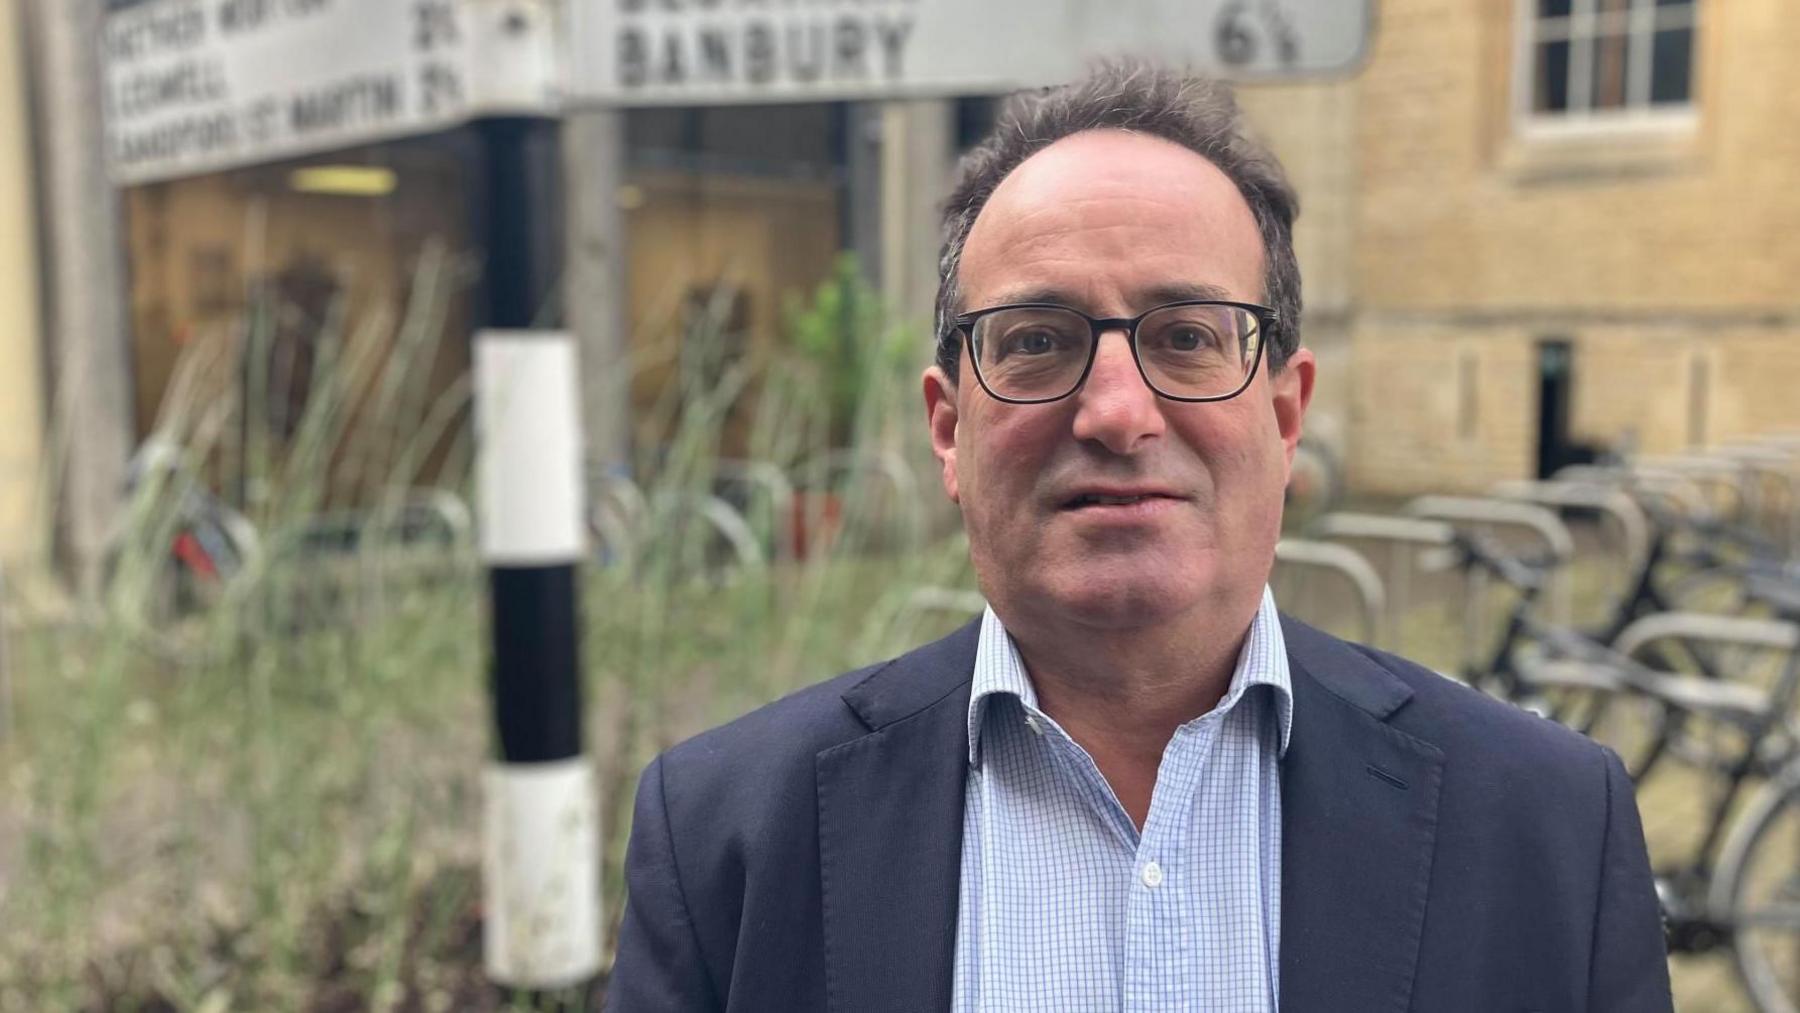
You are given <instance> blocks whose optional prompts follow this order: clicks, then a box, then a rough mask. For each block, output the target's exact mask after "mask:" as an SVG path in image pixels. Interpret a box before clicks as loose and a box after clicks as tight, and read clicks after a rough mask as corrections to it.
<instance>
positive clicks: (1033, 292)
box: [958, 130, 1263, 313]
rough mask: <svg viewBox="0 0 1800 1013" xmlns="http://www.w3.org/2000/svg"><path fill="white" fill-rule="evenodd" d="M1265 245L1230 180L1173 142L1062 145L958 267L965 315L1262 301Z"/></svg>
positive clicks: (1026, 179) (1025, 176)
mask: <svg viewBox="0 0 1800 1013" xmlns="http://www.w3.org/2000/svg"><path fill="white" fill-rule="evenodd" d="M1262 277H1263V251H1262V238H1261V235H1260V234H1259V233H1258V231H1257V228H1256V219H1255V217H1254V216H1253V215H1252V214H1251V212H1250V207H1249V205H1248V204H1246V203H1245V202H1244V198H1243V196H1242V195H1241V194H1239V193H1238V190H1237V187H1236V185H1235V184H1233V183H1232V182H1231V180H1230V179H1229V178H1228V177H1227V176H1226V175H1225V174H1224V173H1223V172H1221V171H1220V170H1219V168H1218V167H1217V166H1215V165H1213V164H1212V163H1211V162H1210V161H1208V160H1207V159H1205V158H1203V157H1202V156H1200V155H1199V154H1196V153H1195V152H1193V151H1190V150H1188V149H1187V148H1184V147H1182V146H1181V145H1179V144H1176V143H1174V142H1173V141H1167V140H1164V139H1162V138H1159V137H1152V136H1148V135H1144V134H1134V133H1128V132H1125V131H1120V130H1093V131H1085V132H1083V133H1079V134H1075V135H1073V136H1070V137H1066V138H1064V139H1062V140H1060V141H1057V142H1056V143H1055V144H1052V145H1050V146H1049V147H1046V148H1045V149H1043V150H1042V151H1039V152H1037V153H1036V154H1034V155H1032V156H1031V157H1030V158H1027V159H1026V160H1025V161H1023V162H1021V163H1020V164H1019V166H1018V167H1017V168H1016V169H1014V170H1013V171H1012V173H1011V174H1010V175H1008V176H1007V177H1006V178H1005V179H1004V180H1002V181H1001V183H1000V185H999V186H998V187H996V188H995V190H994V193H993V195H992V196H991V197H989V198H988V201H987V204H986V205H985V206H984V207H983V208H982V210H981V213H980V215H978V216H977V217H976V219H975V224H974V226H973V227H972V228H971V229H970V230H969V237H968V240H967V242H966V243H965V245H964V247H963V255H962V261H961V263H960V265H959V267H958V280H959V282H960V285H961V289H962V301H963V306H962V308H963V309H973V308H978V307H981V306H991V305H995V304H997V303H1002V302H1017V301H1026V300H1035V299H1045V298H1054V299H1056V300H1057V301H1067V302H1070V303H1072V304H1075V305H1077V306H1078V307H1080V308H1083V309H1087V310H1089V311H1090V312H1094V313H1128V312H1136V311H1139V310H1141V309H1144V308H1146V306H1145V300H1146V299H1149V298H1151V297H1152V294H1153V293H1157V292H1165V291H1170V290H1179V289H1191V288H1196V287H1211V288H1215V289H1218V290H1221V291H1222V292H1224V293H1227V294H1228V295H1229V296H1230V297H1231V298H1234V299H1239V300H1243V301H1257V300H1259V299H1260V298H1261V296H1262Z"/></svg>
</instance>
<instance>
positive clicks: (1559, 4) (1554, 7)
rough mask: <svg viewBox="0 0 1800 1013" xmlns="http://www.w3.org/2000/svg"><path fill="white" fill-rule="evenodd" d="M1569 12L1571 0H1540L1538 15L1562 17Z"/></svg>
mask: <svg viewBox="0 0 1800 1013" xmlns="http://www.w3.org/2000/svg"><path fill="white" fill-rule="evenodd" d="M1568 14H1569V0H1538V17H1540V18H1561V17H1567V16H1568Z"/></svg>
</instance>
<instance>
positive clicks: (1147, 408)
mask: <svg viewBox="0 0 1800 1013" xmlns="http://www.w3.org/2000/svg"><path fill="white" fill-rule="evenodd" d="M1160 400H1161V399H1160V398H1158V397H1157V396H1156V392H1155V391H1153V390H1151V389H1150V385H1149V384H1147V383H1145V382H1144V377H1143V374H1141V373H1139V372H1138V367H1137V362H1136V360H1134V359H1133V358H1132V356H1131V344H1130V342H1129V341H1128V340H1127V339H1126V336H1125V332H1124V331H1123V330H1112V331H1107V332H1106V333H1104V334H1102V335H1100V347H1098V348H1096V349H1094V366H1093V368H1092V369H1090V370H1089V371H1088V376H1087V380H1086V381H1085V382H1084V383H1083V384H1082V385H1081V389H1080V390H1078V391H1076V392H1075V402H1076V408H1075V422H1074V432H1075V438H1076V439H1078V440H1084V441H1085V440H1092V441H1094V442H1097V443H1099V444H1100V445H1102V446H1104V447H1105V448H1106V449H1107V450H1110V451H1112V452H1113V453H1115V454H1118V455H1121V456H1124V455H1127V454H1130V453H1132V452H1134V451H1136V450H1138V449H1140V448H1141V445H1142V444H1143V442H1144V441H1146V440H1151V439H1155V438H1157V437H1159V436H1161V435H1162V433H1163V429H1164V425H1165V423H1164V419H1163V413H1162V405H1161V404H1159V403H1158V402H1159V401H1160Z"/></svg>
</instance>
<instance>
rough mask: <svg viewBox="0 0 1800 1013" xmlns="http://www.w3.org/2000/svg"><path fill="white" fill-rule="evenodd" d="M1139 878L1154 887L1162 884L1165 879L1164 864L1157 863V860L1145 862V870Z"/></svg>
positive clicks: (1146, 884)
mask: <svg viewBox="0 0 1800 1013" xmlns="http://www.w3.org/2000/svg"><path fill="white" fill-rule="evenodd" d="M1139 878H1140V879H1142V880H1143V881H1144V885H1145V886H1148V887H1151V888H1152V889H1154V888H1156V887H1159V886H1161V885H1162V881H1163V871H1162V866H1160V865H1157V864H1156V863H1155V862H1145V863H1144V871H1143V873H1142V874H1141V875H1140V876H1139Z"/></svg>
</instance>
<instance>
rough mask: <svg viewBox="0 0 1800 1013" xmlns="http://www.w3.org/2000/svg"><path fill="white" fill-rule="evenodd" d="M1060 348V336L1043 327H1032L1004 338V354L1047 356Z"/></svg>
mask: <svg viewBox="0 0 1800 1013" xmlns="http://www.w3.org/2000/svg"><path fill="white" fill-rule="evenodd" d="M1061 347H1062V336H1061V335H1059V334H1057V333H1056V332H1055V331H1053V330H1050V329H1048V328H1045V327H1032V328H1028V329H1022V330H1019V331H1015V332H1013V333H1012V334H1009V335H1007V336H1006V352H1007V353H1008V354H1015V353H1016V354H1019V355H1049V354H1051V353H1053V352H1055V351H1057V350H1058V349H1060V348H1061Z"/></svg>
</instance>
